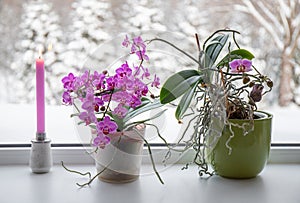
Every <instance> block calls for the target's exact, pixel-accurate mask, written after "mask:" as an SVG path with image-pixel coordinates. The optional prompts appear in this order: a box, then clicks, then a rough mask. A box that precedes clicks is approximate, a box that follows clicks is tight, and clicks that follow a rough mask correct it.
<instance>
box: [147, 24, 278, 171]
mask: <svg viewBox="0 0 300 203" xmlns="http://www.w3.org/2000/svg"><path fill="white" fill-rule="evenodd" d="M237 34H240V33H239V32H238V31H235V30H230V29H224V30H217V31H216V32H214V33H213V34H212V35H211V36H209V37H208V38H207V39H206V40H205V42H204V43H203V46H202V48H201V46H200V42H199V39H198V35H197V34H196V35H195V37H196V43H197V47H198V52H199V54H198V58H195V57H193V56H192V55H191V54H189V53H187V52H185V51H184V50H182V49H181V48H180V47H178V46H176V45H175V44H173V43H171V42H169V41H167V40H165V39H161V38H155V39H152V40H151V41H150V42H151V43H153V42H157V41H159V42H162V43H166V44H168V45H170V46H171V47H173V48H174V49H176V50H178V51H179V52H181V53H182V54H184V55H185V56H186V57H188V58H189V59H191V60H192V61H193V62H194V63H195V67H196V68H195V69H189V70H182V71H179V72H177V73H175V74H174V75H172V76H170V77H169V78H168V79H167V80H166V82H165V83H164V85H163V86H162V88H161V92H160V101H161V103H162V104H167V103H172V102H174V101H175V100H176V99H178V98H179V99H180V100H179V103H178V104H177V109H176V112H175V116H176V118H177V119H178V120H179V123H181V120H182V119H183V118H184V117H186V116H190V117H189V118H190V119H189V123H188V125H187V128H190V127H192V128H194V131H193V133H192V135H190V136H189V137H188V140H186V141H185V147H184V149H182V151H185V150H187V149H189V148H193V149H194V150H195V151H196V153H195V157H194V159H193V163H196V164H197V165H199V166H200V171H199V174H200V175H203V174H212V173H211V172H210V171H209V169H208V164H207V161H206V157H207V155H206V151H207V150H206V149H207V148H208V147H212V146H211V145H212V144H208V139H209V140H210V143H217V141H218V139H219V138H220V136H221V133H222V130H223V127H224V126H225V125H229V126H230V125H232V124H231V123H230V122H229V119H247V120H249V124H247V126H241V127H242V128H243V129H244V132H245V134H247V132H249V131H250V130H251V129H252V127H253V119H255V114H254V112H255V111H256V110H257V105H256V104H257V103H258V102H260V101H261V100H262V97H263V96H264V95H265V94H266V93H268V92H270V91H271V90H272V87H273V82H272V81H271V79H270V78H269V77H268V76H266V75H263V74H262V73H261V72H260V71H259V70H258V69H257V68H256V67H255V66H254V65H253V64H252V60H253V59H254V55H253V54H252V53H251V52H250V51H248V50H246V49H242V48H240V46H239V44H238V43H237V40H236V35H237ZM223 52H224V53H223ZM191 112H192V113H191ZM187 132H188V130H187V129H186V130H185V131H184V133H183V135H182V137H181V139H179V142H181V141H182V140H184V139H183V138H184V137H185V136H186V134H187ZM230 139H232V137H230ZM230 139H229V140H228V141H227V143H226V146H227V148H228V150H229V153H230V152H231V150H232V149H231V147H230V144H229V142H230ZM212 140H214V141H213V142H212ZM167 146H170V149H171V150H172V149H174V145H167ZM187 166H188V164H187Z"/></svg>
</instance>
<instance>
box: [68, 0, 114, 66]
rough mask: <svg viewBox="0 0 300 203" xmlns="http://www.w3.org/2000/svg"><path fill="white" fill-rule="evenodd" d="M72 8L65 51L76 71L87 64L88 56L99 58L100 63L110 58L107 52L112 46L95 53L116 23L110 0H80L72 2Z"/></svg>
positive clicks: (109, 36)
mask: <svg viewBox="0 0 300 203" xmlns="http://www.w3.org/2000/svg"><path fill="white" fill-rule="evenodd" d="M72 9H73V12H72V13H71V18H72V24H71V25H70V27H69V28H68V33H67V35H66V36H67V38H66V40H67V51H66V53H64V54H63V57H64V59H65V63H66V64H67V65H68V67H71V68H72V69H73V70H74V71H76V70H77V71H79V70H80V69H81V68H83V66H85V65H86V59H87V58H89V59H90V60H95V61H94V64H96V63H97V64H98V65H100V64H101V62H103V60H108V58H107V57H109V56H108V54H107V52H110V51H111V50H110V49H109V50H102V51H103V53H106V55H101V56H95V55H92V54H93V53H94V51H95V49H96V48H97V47H98V46H99V45H101V44H102V43H104V42H105V41H106V40H109V39H110V38H111V33H110V29H111V28H112V27H113V26H114V19H113V17H112V13H111V6H110V2H109V1H105V0H102V1H97V0H89V1H85V0H76V1H75V2H73V4H72ZM112 53H113V51H112ZM85 68H87V67H85ZM89 68H92V67H89Z"/></svg>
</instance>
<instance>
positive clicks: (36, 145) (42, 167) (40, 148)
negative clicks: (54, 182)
mask: <svg viewBox="0 0 300 203" xmlns="http://www.w3.org/2000/svg"><path fill="white" fill-rule="evenodd" d="M31 143H32V144H31V151H30V160H29V166H30V168H31V170H32V172H33V173H48V172H49V171H50V169H51V167H52V165H53V162H52V152H51V140H50V139H45V140H40V139H33V140H31Z"/></svg>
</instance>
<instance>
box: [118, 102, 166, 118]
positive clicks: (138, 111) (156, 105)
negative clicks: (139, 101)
mask: <svg viewBox="0 0 300 203" xmlns="http://www.w3.org/2000/svg"><path fill="white" fill-rule="evenodd" d="M162 106H163V105H162V104H161V103H160V101H159V100H158V99H156V100H154V101H153V102H150V101H149V102H148V103H147V104H145V105H143V106H142V107H141V106H139V107H137V108H136V109H134V110H133V111H131V112H127V115H126V116H125V118H123V122H124V123H126V122H127V121H129V120H130V119H132V118H134V117H135V116H137V115H139V114H141V113H144V112H146V111H150V110H152V109H156V108H159V107H162Z"/></svg>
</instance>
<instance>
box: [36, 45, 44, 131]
mask: <svg viewBox="0 0 300 203" xmlns="http://www.w3.org/2000/svg"><path fill="white" fill-rule="evenodd" d="M35 66H36V110H37V134H43V133H45V66H44V59H42V50H40V51H39V58H38V59H36V61H35Z"/></svg>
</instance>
